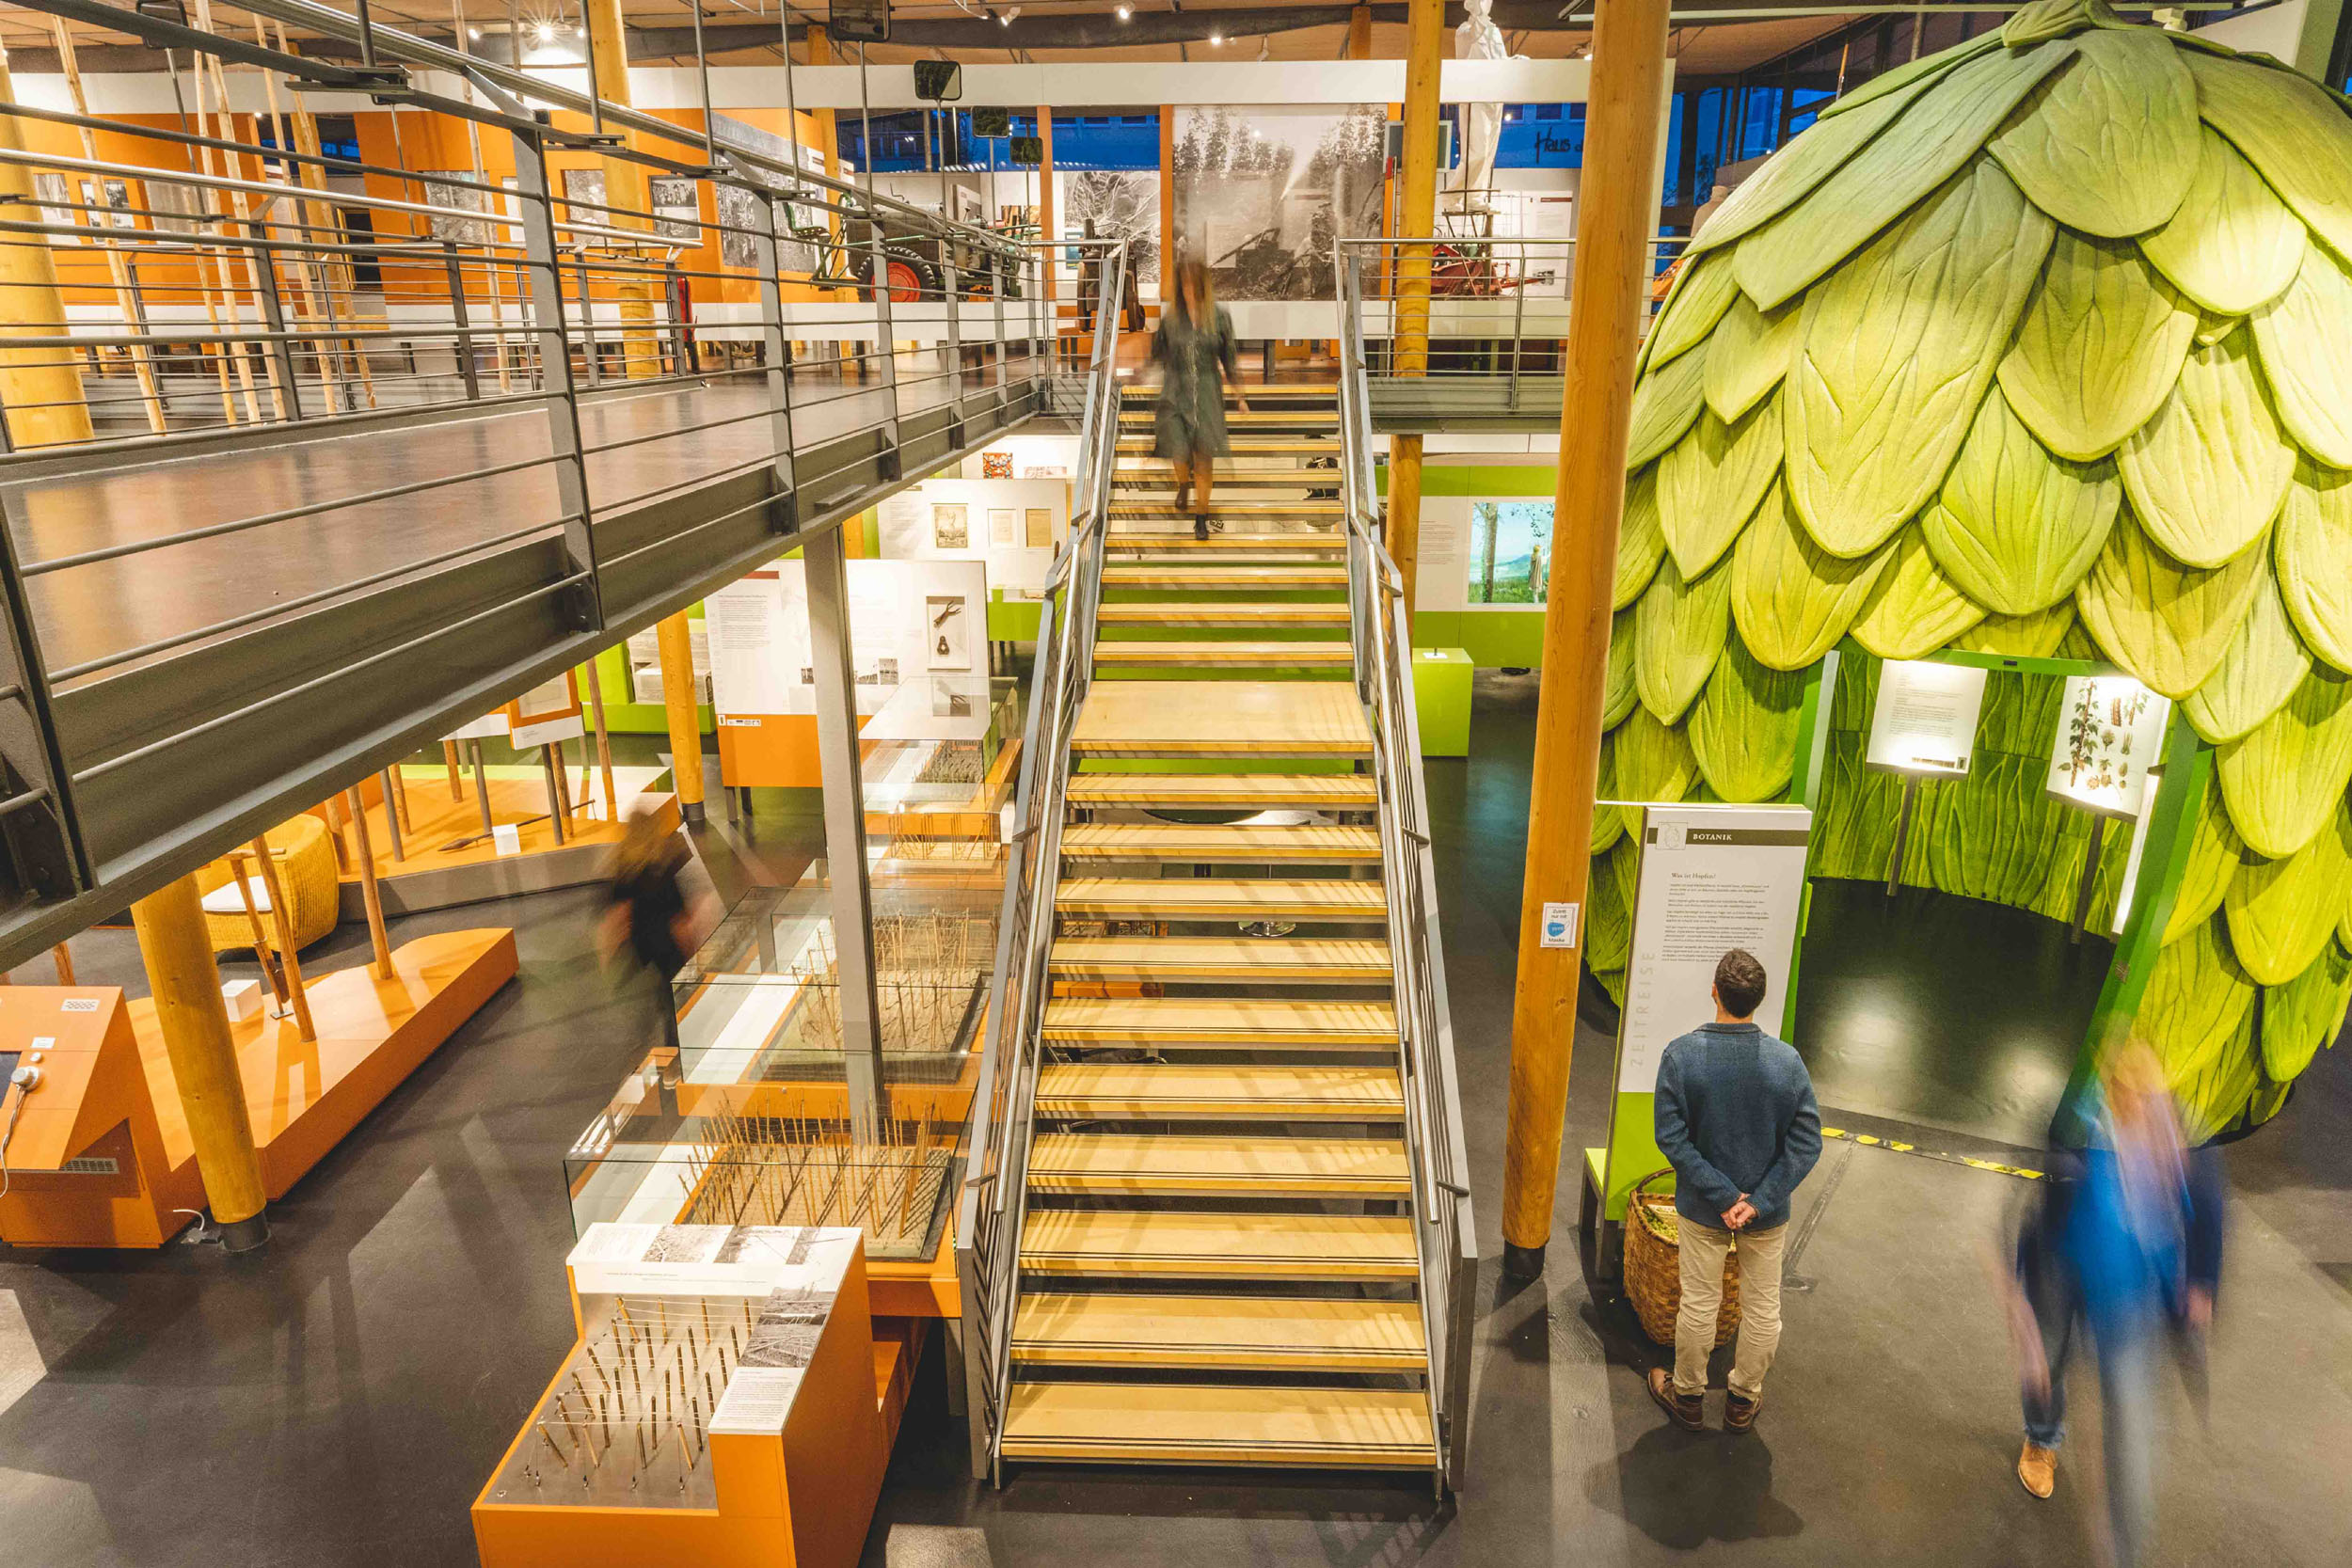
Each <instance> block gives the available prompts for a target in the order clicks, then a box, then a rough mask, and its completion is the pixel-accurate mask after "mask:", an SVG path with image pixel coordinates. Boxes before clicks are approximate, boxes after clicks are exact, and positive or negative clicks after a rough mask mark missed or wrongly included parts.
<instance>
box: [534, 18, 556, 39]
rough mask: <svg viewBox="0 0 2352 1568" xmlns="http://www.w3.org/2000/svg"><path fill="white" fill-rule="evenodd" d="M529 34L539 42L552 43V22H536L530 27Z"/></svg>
mask: <svg viewBox="0 0 2352 1568" xmlns="http://www.w3.org/2000/svg"><path fill="white" fill-rule="evenodd" d="M531 36H532V38H534V39H537V40H539V41H540V42H541V43H552V42H554V41H555V27H554V24H551V23H547V22H542V23H538V24H534V25H533V26H532V29H531Z"/></svg>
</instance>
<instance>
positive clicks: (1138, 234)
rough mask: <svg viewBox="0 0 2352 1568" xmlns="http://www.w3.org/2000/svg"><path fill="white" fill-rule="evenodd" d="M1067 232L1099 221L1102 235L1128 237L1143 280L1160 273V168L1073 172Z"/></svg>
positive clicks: (1130, 259)
mask: <svg viewBox="0 0 2352 1568" xmlns="http://www.w3.org/2000/svg"><path fill="white" fill-rule="evenodd" d="M1063 201H1064V204H1065V206H1066V209H1067V215H1066V216H1065V217H1064V218H1063V220H1062V221H1063V225H1064V231H1065V232H1066V233H1073V234H1083V233H1085V232H1086V228H1087V225H1088V223H1089V222H1091V223H1092V224H1093V225H1094V237H1095V238H1096V239H1098V240H1124V241H1126V242H1127V264H1128V266H1129V267H1130V268H1132V269H1133V270H1134V276H1135V277H1136V281H1137V282H1140V283H1156V282H1158V281H1159V277H1160V176H1159V172H1158V171H1157V170H1156V169H1139V170H1136V171H1133V172H1125V173H1121V172H1114V171H1111V170H1106V169H1089V170H1087V171H1085V172H1083V173H1079V174H1073V175H1072V176H1071V177H1070V182H1069V185H1068V187H1067V188H1066V189H1065V190H1064V192H1063Z"/></svg>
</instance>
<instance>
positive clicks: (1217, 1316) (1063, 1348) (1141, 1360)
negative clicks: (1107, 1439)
mask: <svg viewBox="0 0 2352 1568" xmlns="http://www.w3.org/2000/svg"><path fill="white" fill-rule="evenodd" d="M1012 1358H1013V1359H1014V1360H1015V1361H1025V1362H1031V1363H1044V1364H1047V1365H1052V1366H1061V1367H1232V1368H1235V1369H1244V1368H1248V1369H1262V1370H1286V1371H1319V1372H1417V1371H1425V1370H1428V1366H1429V1344H1428V1341H1427V1339H1426V1338H1424V1337H1423V1335H1422V1322H1421V1307H1420V1305H1419V1304H1418V1303H1415V1302H1409V1301H1324V1300H1316V1299H1313V1298H1308V1297H1288V1298H1281V1297H1267V1296H1166V1295H1150V1296H1145V1295H1124V1294H1120V1295H1093V1294H1087V1293H1082V1292H1067V1293H1055V1292H1046V1293H1030V1294H1025V1295H1024V1296H1023V1297H1022V1298H1021V1305H1020V1307H1019V1308H1018V1309H1017V1310H1016V1311H1015V1312H1014V1313H1013V1320H1012Z"/></svg>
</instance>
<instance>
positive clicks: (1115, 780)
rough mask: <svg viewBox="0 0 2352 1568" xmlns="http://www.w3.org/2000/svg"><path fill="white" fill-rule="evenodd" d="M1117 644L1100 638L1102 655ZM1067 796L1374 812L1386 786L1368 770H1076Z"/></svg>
mask: <svg viewBox="0 0 2352 1568" xmlns="http://www.w3.org/2000/svg"><path fill="white" fill-rule="evenodd" d="M1114 645H1115V644H1112V643H1108V642H1099V643H1097V644H1095V651H1096V653H1097V654H1100V653H1101V651H1102V650H1103V649H1104V648H1107V647H1111V646H1114ZM1185 645H1186V646H1191V645H1192V644H1189V643H1187V644H1185ZM1341 646H1343V647H1344V646H1345V644H1344V643H1343V644H1341ZM1066 799H1067V800H1069V802H1070V804H1072V805H1073V806H1120V805H1148V806H1178V807H1189V806H1198V807H1201V808H1211V807H1216V806H1265V807H1283V806H1292V807H1295V806H1313V807H1322V808H1324V809H1327V810H1331V811H1370V810H1372V809H1374V808H1375V807H1376V806H1377V805H1378V804H1379V803H1380V786H1379V784H1377V783H1376V782H1375V780H1374V779H1373V777H1372V776H1371V775H1370V774H1368V773H1076V774H1073V775H1072V776H1071V779H1070V785H1069V790H1068V793H1067V796H1066Z"/></svg>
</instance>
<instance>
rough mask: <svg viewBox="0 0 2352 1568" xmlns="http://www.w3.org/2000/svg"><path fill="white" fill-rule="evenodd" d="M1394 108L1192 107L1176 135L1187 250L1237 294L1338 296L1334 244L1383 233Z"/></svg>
mask: <svg viewBox="0 0 2352 1568" xmlns="http://www.w3.org/2000/svg"><path fill="white" fill-rule="evenodd" d="M1387 135H1388V111H1387V109H1386V108H1384V107H1383V106H1382V105H1380V104H1377V103H1356V104H1350V105H1349V106H1347V107H1345V108H1343V109H1339V110H1337V111H1330V112H1326V111H1320V110H1318V111H1302V112H1295V113H1294V112H1290V111H1285V110H1280V109H1235V108H1228V107H1217V108H1204V109H1187V110H1185V111H1184V114H1183V118H1182V120H1181V122H1180V125H1179V128H1178V132H1177V136H1176V167H1175V192H1176V233H1177V245H1178V248H1179V249H1181V250H1183V251H1184V252H1185V253H1186V254H1188V255H1197V256H1199V257H1200V259H1201V260H1202V261H1206V262H1207V263H1208V265H1209V271H1210V274H1211V276H1212V277H1213V278H1214V280H1215V281H1216V289H1217V293H1220V294H1221V295H1223V296H1224V297H1226V298H1228V299H1329V298H1331V297H1333V287H1332V284H1333V279H1332V274H1331V245H1332V242H1333V241H1334V240H1336V239H1339V238H1340V237H1341V236H1343V235H1348V236H1353V235H1361V234H1377V233H1379V232H1380V190H1381V168H1382V165H1383V161H1384V153H1385V150H1386V145H1387V144H1386V138H1387Z"/></svg>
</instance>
